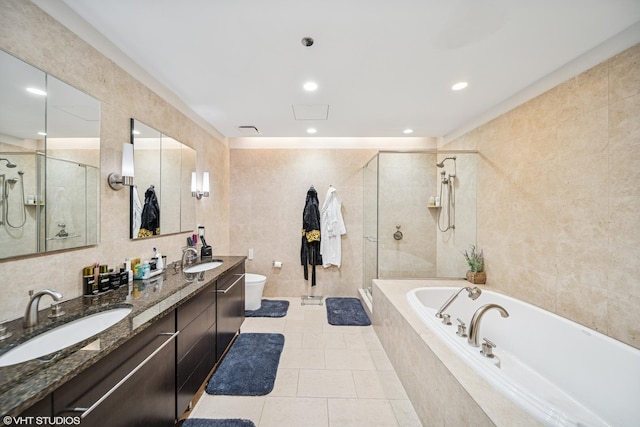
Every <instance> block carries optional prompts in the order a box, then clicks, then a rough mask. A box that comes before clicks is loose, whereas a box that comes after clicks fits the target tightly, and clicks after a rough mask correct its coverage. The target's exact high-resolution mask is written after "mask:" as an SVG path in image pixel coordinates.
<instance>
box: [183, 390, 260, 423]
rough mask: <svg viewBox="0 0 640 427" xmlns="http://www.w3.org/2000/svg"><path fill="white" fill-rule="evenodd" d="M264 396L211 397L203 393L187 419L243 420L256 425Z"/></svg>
mask: <svg viewBox="0 0 640 427" xmlns="http://www.w3.org/2000/svg"><path fill="white" fill-rule="evenodd" d="M265 400H266V397H265V396H212V395H208V394H206V393H204V394H203V395H202V396H201V397H200V400H199V401H198V403H197V404H196V406H195V407H194V408H193V411H191V414H189V418H218V419H220V418H244V419H250V420H251V421H253V422H254V424H256V425H257V421H258V420H260V416H261V414H262V408H263V407H264V403H265Z"/></svg>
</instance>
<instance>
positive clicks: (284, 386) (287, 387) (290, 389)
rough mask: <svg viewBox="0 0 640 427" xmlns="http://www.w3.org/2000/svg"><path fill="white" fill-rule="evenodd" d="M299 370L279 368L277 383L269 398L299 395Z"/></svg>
mask: <svg viewBox="0 0 640 427" xmlns="http://www.w3.org/2000/svg"><path fill="white" fill-rule="evenodd" d="M299 373H300V370H299V369H287V368H282V367H279V368H278V373H277V375H276V382H275V384H274V386H273V390H272V391H271V393H269V396H296V395H297V394H298V375H299Z"/></svg>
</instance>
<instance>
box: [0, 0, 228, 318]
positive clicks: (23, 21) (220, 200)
mask: <svg viewBox="0 0 640 427" xmlns="http://www.w3.org/2000/svg"><path fill="white" fill-rule="evenodd" d="M1 8H2V13H0V49H2V50H5V51H6V52H9V53H11V54H12V55H14V56H16V57H18V58H20V59H22V60H23V61H25V62H28V63H30V64H32V65H34V66H35V67H37V68H40V69H42V70H43V71H46V72H47V73H49V74H51V75H53V76H55V77H58V78H59V79H61V80H63V81H65V82H67V83H69V84H71V85H72V86H75V87H77V88H78V89H80V90H82V91H84V92H86V93H88V94H89V95H91V96H93V97H95V98H97V99H99V100H100V101H101V132H100V133H101V145H100V168H101V170H100V174H101V176H100V205H101V213H100V214H101V215H100V244H99V245H97V246H93V247H89V248H86V249H78V250H72V251H67V252H58V253H53V254H48V255H39V256H28V257H23V258H18V259H11V260H0V277H1V278H2V279H0V292H1V295H2V298H0V320H4V319H13V318H17V317H20V316H22V315H23V314H24V308H25V307H26V304H27V301H28V294H27V292H28V290H29V289H41V288H45V287H50V288H53V289H56V290H59V291H61V292H62V293H63V294H64V296H65V297H66V298H73V297H76V296H79V295H81V279H82V277H81V276H82V267H84V266H85V265H90V264H92V263H94V262H101V263H107V264H109V265H113V266H115V265H116V264H118V263H121V262H122V261H123V260H124V258H125V257H138V256H143V257H144V256H150V255H151V254H152V247H153V246H158V247H159V248H160V250H161V252H162V253H163V255H167V257H168V261H169V262H171V261H174V260H176V259H178V258H179V257H180V256H181V247H182V246H184V245H185V238H186V235H187V234H184V233H182V234H175V235H170V236H161V237H158V238H154V239H151V240H143V241H135V242H134V241H130V240H129V192H128V191H126V190H122V191H118V192H116V191H113V190H111V189H110V188H109V187H108V184H107V176H108V174H109V173H110V172H112V171H118V170H119V169H120V162H121V150H122V143H123V142H125V141H128V140H129V120H130V118H131V117H134V118H137V119H139V120H141V121H143V122H144V123H146V124H148V125H150V126H153V127H154V128H156V129H159V130H162V131H163V132H165V133H167V134H168V135H171V136H173V137H175V138H176V139H178V140H180V141H181V142H183V143H184V144H185V145H188V146H190V147H192V148H194V149H196V150H197V152H198V155H197V169H198V171H199V172H202V171H210V172H211V197H209V198H203V199H202V200H200V201H198V202H195V206H196V220H197V221H198V223H200V224H203V225H205V226H206V227H207V228H206V229H207V236H208V237H209V239H208V241H209V242H210V243H212V244H213V247H214V252H215V253H220V254H228V253H229V228H228V224H229V210H228V206H229V150H228V148H227V146H226V145H225V144H224V143H223V142H221V141H219V140H217V139H215V138H214V137H212V136H211V135H210V134H209V133H207V132H206V131H205V130H204V129H202V128H201V127H199V126H198V125H196V124H195V123H194V122H192V121H191V120H189V119H188V118H187V117H185V116H184V115H183V114H182V113H180V112H179V111H178V110H176V108H174V107H173V106H171V105H170V104H169V103H167V102H166V101H165V100H163V99H162V98H160V97H159V96H158V95H157V94H155V93H153V92H152V91H151V90H149V89H148V88H147V87H145V86H144V85H143V84H142V83H140V82H138V81H137V80H135V79H134V78H133V77H132V76H130V75H129V74H127V73H126V72H124V71H123V70H122V69H120V68H119V67H118V66H116V65H115V64H114V63H113V62H112V61H111V60H109V59H108V58H107V57H105V56H104V55H102V54H100V53H99V52H98V51H96V50H95V49H94V48H92V47H91V46H89V45H88V44H87V43H85V42H84V41H82V40H81V39H80V38H79V37H78V36H76V35H75V34H74V33H72V32H71V31H69V30H67V29H66V28H65V27H63V26H62V25H61V24H60V23H58V22H57V21H55V20H54V19H53V18H51V17H50V16H48V15H47V14H45V13H44V12H43V11H42V10H41V9H39V8H38V7H37V6H36V5H35V4H33V3H32V2H31V1H28V0H3V2H2V7H1ZM43 304H44V302H43Z"/></svg>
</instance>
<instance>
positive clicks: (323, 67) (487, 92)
mask: <svg viewBox="0 0 640 427" xmlns="http://www.w3.org/2000/svg"><path fill="white" fill-rule="evenodd" d="M34 1H35V2H36V3H45V2H44V1H42V0H40V1H39V2H38V1H37V0H34ZM63 1H64V3H66V5H68V7H70V8H71V9H73V11H75V12H76V13H77V14H78V15H80V16H81V17H82V18H84V19H85V20H86V21H87V22H88V23H89V24H90V25H91V26H92V27H94V28H95V29H97V30H98V31H99V32H100V33H102V35H104V36H105V37H106V38H107V39H108V40H109V41H110V42H111V43H113V44H114V45H115V46H117V47H118V48H119V49H120V50H121V51H122V52H124V54H126V55H127V56H128V57H130V58H131V59H132V60H133V61H134V62H135V63H137V64H138V65H139V66H140V67H141V68H142V69H144V70H145V71H146V72H148V73H149V74H150V75H151V76H153V77H154V78H155V79H156V80H157V81H158V82H159V83H161V84H162V85H164V86H165V87H166V88H167V89H169V90H170V91H171V92H173V94H175V95H176V96H177V97H178V98H179V99H181V100H182V101H183V102H184V103H185V104H186V105H188V106H189V107H190V108H191V109H192V110H193V111H195V112H196V113H197V114H198V115H200V116H201V117H202V118H204V119H205V120H206V121H207V122H209V123H210V124H211V125H212V126H213V127H214V128H216V129H217V130H218V131H219V132H220V133H221V134H223V135H224V136H227V137H236V136H241V135H243V134H242V133H241V132H240V131H239V130H238V127H239V126H255V127H257V128H258V129H259V130H260V132H261V135H262V136H263V137H303V136H307V133H306V129H307V128H308V127H315V128H317V130H318V132H317V134H316V135H315V136H319V137H398V136H403V133H402V131H403V129H405V128H412V129H414V133H413V135H412V136H414V137H415V136H418V137H438V136H446V135H448V134H451V133H452V132H454V131H456V130H457V129H459V128H461V127H463V126H465V125H467V124H468V123H470V122H473V121H474V120H477V119H478V118H479V117H482V116H483V115H486V113H487V111H489V110H491V109H492V108H494V107H495V106H496V105H498V104H500V103H502V102H503V101H505V100H507V99H508V98H510V97H512V96H514V94H517V93H518V92H520V91H522V90H523V89H525V88H527V87H530V86H531V85H532V84H535V83H536V82H537V81H539V80H540V79H543V78H544V77H545V76H547V75H549V74H550V73H553V72H554V70H557V69H558V68H560V67H563V66H564V65H565V64H567V63H569V62H570V61H572V60H574V59H575V58H577V57H579V56H581V55H583V54H585V52H588V51H590V50H591V49H593V48H594V47H596V46H598V45H599V44H601V43H603V42H605V41H606V40H608V39H610V38H612V37H614V36H616V35H617V34H619V33H620V32H622V31H623V30H625V29H627V28H628V27H630V26H632V25H634V24H636V23H637V22H639V21H640V0H321V1H318V0H316V1H311V0H268V1H267V0H181V1H179V0H109V1H95V0H63ZM41 7H42V6H41ZM45 10H46V9H45ZM50 13H51V12H50ZM636 33H637V32H636ZM81 36H82V34H81ZM305 36H309V37H312V38H313V39H314V40H315V43H314V45H313V46H311V47H305V46H303V44H302V43H301V39H302V38H303V37H305ZM634 37H635V36H634ZM637 41H638V40H636V42H637ZM308 80H313V81H315V82H317V83H318V85H319V89H318V90H317V91H316V92H314V93H309V92H305V91H304V90H303V89H302V85H303V83H305V82H306V81H308ZM459 80H466V81H468V82H469V87H468V88H467V89H465V90H463V91H460V92H453V91H451V90H450V86H451V85H452V84H453V83H454V82H456V81H459ZM326 105H328V116H327V118H326V119H325V118H324V117H321V119H316V120H296V117H295V116H294V108H293V106H296V108H301V109H309V107H312V108H310V109H311V110H314V108H315V107H319V108H320V109H322V108H323V107H324V106H326Z"/></svg>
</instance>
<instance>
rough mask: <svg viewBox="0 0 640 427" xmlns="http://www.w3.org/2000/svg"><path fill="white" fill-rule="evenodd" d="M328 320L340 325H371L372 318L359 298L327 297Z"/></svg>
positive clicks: (330, 322) (332, 323)
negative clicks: (370, 318)
mask: <svg viewBox="0 0 640 427" xmlns="http://www.w3.org/2000/svg"><path fill="white" fill-rule="evenodd" d="M325 302H326V305H327V320H328V321H329V324H331V325H338V326H369V325H370V324H371V320H369V316H367V313H366V312H365V311H364V308H363V307H362V303H361V302H360V300H359V299H358V298H327V299H326V300H325Z"/></svg>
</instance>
